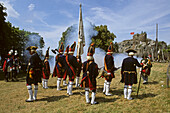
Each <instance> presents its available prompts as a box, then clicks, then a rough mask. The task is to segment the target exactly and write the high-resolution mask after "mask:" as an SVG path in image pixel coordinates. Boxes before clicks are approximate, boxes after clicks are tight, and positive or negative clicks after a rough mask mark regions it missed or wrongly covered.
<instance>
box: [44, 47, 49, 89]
mask: <svg viewBox="0 0 170 113" xmlns="http://www.w3.org/2000/svg"><path fill="white" fill-rule="evenodd" d="M48 59H49V48H48V49H47V51H46V55H45V59H44V62H43V68H42V73H43V80H42V84H43V88H44V89H48V79H49V77H50V65H49V62H48Z"/></svg>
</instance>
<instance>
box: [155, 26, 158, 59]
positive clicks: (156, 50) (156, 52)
mask: <svg viewBox="0 0 170 113" xmlns="http://www.w3.org/2000/svg"><path fill="white" fill-rule="evenodd" d="M155 54H156V55H155V56H156V58H157V59H158V24H156V48H155Z"/></svg>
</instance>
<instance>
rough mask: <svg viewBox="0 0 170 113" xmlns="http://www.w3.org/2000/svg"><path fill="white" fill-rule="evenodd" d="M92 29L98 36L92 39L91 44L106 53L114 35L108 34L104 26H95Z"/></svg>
mask: <svg viewBox="0 0 170 113" xmlns="http://www.w3.org/2000/svg"><path fill="white" fill-rule="evenodd" d="M94 29H95V30H97V31H98V34H97V36H93V37H92V42H93V43H95V46H96V47H99V48H101V49H103V50H105V51H107V48H108V46H109V45H110V42H113V41H114V39H115V38H116V36H115V35H114V33H110V31H109V30H108V29H107V26H106V25H100V26H95V28H94Z"/></svg>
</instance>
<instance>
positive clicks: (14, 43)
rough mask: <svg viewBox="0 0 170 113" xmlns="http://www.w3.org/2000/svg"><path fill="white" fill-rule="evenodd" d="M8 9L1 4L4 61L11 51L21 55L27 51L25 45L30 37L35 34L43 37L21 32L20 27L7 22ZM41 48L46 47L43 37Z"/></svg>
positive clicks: (0, 44)
mask: <svg viewBox="0 0 170 113" xmlns="http://www.w3.org/2000/svg"><path fill="white" fill-rule="evenodd" d="M5 10H6V8H5V7H4V6H3V4H1V3H0V56H1V57H2V59H4V58H5V57H6V55H7V53H8V51H9V50H10V49H16V50H17V51H18V53H19V54H20V53H21V51H23V50H24V49H25V45H26V43H27V42H28V40H29V35H31V34H35V35H38V36H39V37H41V36H40V35H39V34H38V33H31V32H28V31H24V30H19V27H15V26H13V25H12V24H11V23H10V22H5V20H6V16H7V13H6V12H5ZM39 43H40V44H39V45H40V48H42V47H44V44H45V43H44V40H43V37H41V39H40V42H39Z"/></svg>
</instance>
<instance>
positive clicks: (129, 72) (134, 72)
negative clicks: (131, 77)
mask: <svg viewBox="0 0 170 113" xmlns="http://www.w3.org/2000/svg"><path fill="white" fill-rule="evenodd" d="M124 73H128V74H132V73H133V74H136V71H123V74H124Z"/></svg>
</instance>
